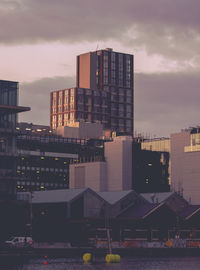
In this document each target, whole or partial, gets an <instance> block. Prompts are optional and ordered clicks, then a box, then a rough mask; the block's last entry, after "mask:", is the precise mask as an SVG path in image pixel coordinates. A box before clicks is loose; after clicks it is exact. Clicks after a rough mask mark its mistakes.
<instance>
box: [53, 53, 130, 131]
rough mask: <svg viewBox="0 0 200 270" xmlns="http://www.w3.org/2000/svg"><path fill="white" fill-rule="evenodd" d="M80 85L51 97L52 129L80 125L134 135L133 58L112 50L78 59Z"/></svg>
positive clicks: (83, 55) (77, 78)
mask: <svg viewBox="0 0 200 270" xmlns="http://www.w3.org/2000/svg"><path fill="white" fill-rule="evenodd" d="M76 81H77V85H76V87H74V88H70V89H63V90H59V91H53V92H52V93H51V112H50V125H51V128H52V129H56V128H57V127H59V126H67V125H69V124H73V123H74V122H76V121H79V122H80V121H84V122H92V123H96V122H98V123H102V124H103V128H104V130H110V131H111V132H116V133H117V134H123V135H124V134H126V135H132V134H133V119H134V117H133V111H134V108H133V98H134V89H133V84H134V82H133V55H130V54H124V53H118V52H114V51H113V50H112V49H105V50H99V51H95V52H89V53H85V54H82V55H79V56H77V73H76Z"/></svg>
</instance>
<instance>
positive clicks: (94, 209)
mask: <svg viewBox="0 0 200 270" xmlns="http://www.w3.org/2000/svg"><path fill="white" fill-rule="evenodd" d="M106 205H107V203H106V202H105V201H104V200H103V199H101V198H100V197H99V196H97V194H96V193H93V192H91V191H87V192H85V193H84V217H104V215H105V208H106Z"/></svg>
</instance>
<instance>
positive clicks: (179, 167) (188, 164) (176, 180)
mask: <svg viewBox="0 0 200 270" xmlns="http://www.w3.org/2000/svg"><path fill="white" fill-rule="evenodd" d="M195 137H200V134H198V133H197V134H193V133H191V130H187V131H184V132H181V133H176V134H172V135H171V177H172V189H173V190H174V191H176V192H178V193H179V194H182V195H183V197H184V198H185V199H186V200H187V201H189V202H191V203H192V204H200V147H199V146H200V145H199V142H198V141H197V140H196V139H195ZM193 138H194V139H193Z"/></svg>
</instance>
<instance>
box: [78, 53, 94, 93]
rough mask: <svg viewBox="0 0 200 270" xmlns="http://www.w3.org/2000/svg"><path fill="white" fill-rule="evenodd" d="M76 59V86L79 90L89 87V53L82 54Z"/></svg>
mask: <svg viewBox="0 0 200 270" xmlns="http://www.w3.org/2000/svg"><path fill="white" fill-rule="evenodd" d="M77 59H78V72H79V73H78V74H79V76H78V86H77V87H80V88H91V87H90V71H91V68H90V53H84V54H82V55H81V57H80V56H78V57H77Z"/></svg>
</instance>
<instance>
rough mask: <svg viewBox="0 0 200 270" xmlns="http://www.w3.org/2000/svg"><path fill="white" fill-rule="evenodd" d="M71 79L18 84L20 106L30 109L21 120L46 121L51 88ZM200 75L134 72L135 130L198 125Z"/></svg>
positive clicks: (160, 131) (157, 130) (169, 130)
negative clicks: (29, 107)
mask: <svg viewBox="0 0 200 270" xmlns="http://www.w3.org/2000/svg"><path fill="white" fill-rule="evenodd" d="M74 81H75V80H74V78H70V77H69V78H65V77H56V78H52V79H49V78H44V79H41V80H38V81H34V82H32V83H23V84H21V85H20V97H21V98H20V105H24V106H31V109H32V110H31V112H27V113H23V114H21V117H20V120H21V121H27V122H33V123H37V124H49V111H50V109H49V100H50V92H51V91H52V90H59V89H64V88H68V87H72V86H74V85H75V83H74ZM199 103H200V76H199V74H198V73H196V72H193V73H162V74H142V73H140V74H135V129H136V131H137V132H143V133H144V134H146V133H147V134H151V135H157V136H169V134H170V133H172V132H178V131H180V129H182V128H187V127H189V126H191V125H197V124H200V114H199V112H200V106H199Z"/></svg>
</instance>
